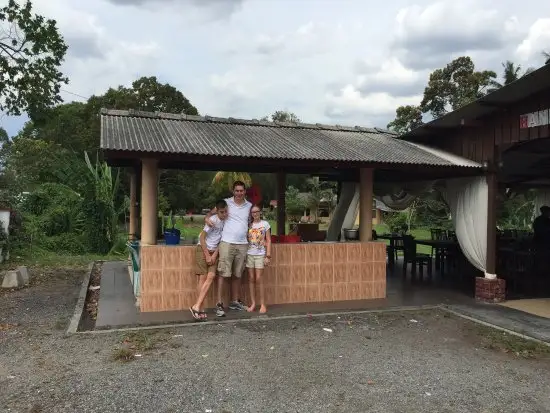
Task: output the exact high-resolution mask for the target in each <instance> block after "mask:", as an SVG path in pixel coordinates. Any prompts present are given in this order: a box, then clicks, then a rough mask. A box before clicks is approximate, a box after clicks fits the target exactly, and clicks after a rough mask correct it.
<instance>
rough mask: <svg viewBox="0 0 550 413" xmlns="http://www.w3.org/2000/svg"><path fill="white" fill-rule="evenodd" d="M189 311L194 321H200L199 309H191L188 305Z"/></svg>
mask: <svg viewBox="0 0 550 413" xmlns="http://www.w3.org/2000/svg"><path fill="white" fill-rule="evenodd" d="M189 311H191V315H192V316H193V318H194V319H195V321H202V318H201V313H200V311H196V310H193V307H189Z"/></svg>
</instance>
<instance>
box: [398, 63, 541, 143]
mask: <svg viewBox="0 0 550 413" xmlns="http://www.w3.org/2000/svg"><path fill="white" fill-rule="evenodd" d="M548 88H550V64H547V65H544V66H542V67H540V68H539V69H537V70H535V71H533V72H531V73H529V74H527V75H525V76H522V77H521V78H519V79H518V80H516V81H514V82H512V83H510V84H508V85H506V86H503V87H501V88H500V89H497V90H495V91H494V92H492V93H489V94H488V95H485V96H483V97H482V98H480V99H478V100H476V101H474V102H471V103H469V104H467V105H465V106H463V107H461V108H460V109H457V110H454V111H452V112H449V113H447V114H445V115H443V116H441V117H440V118H437V119H435V120H432V121H431V122H428V123H426V124H424V125H422V126H419V127H418V128H416V129H413V130H412V131H410V132H408V133H405V134H404V135H402V136H401V138H403V139H409V138H411V139H414V138H415V137H420V136H426V135H434V134H441V135H443V133H442V131H441V130H440V129H436V128H458V127H461V126H462V124H463V122H468V121H472V120H477V119H480V118H482V117H484V116H487V115H490V114H492V113H495V112H498V111H500V110H501V108H502V107H507V106H510V105H512V104H514V103H516V102H519V101H521V100H523V99H526V98H528V97H529V96H531V95H533V94H535V93H537V92H540V91H541V90H544V89H548Z"/></svg>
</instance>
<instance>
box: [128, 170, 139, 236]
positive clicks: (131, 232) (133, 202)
mask: <svg viewBox="0 0 550 413" xmlns="http://www.w3.org/2000/svg"><path fill="white" fill-rule="evenodd" d="M136 179H137V176H136V171H135V169H133V170H132V171H131V172H130V223H129V228H128V240H129V241H134V240H135V239H136V234H137V182H136Z"/></svg>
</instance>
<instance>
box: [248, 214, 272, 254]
mask: <svg viewBox="0 0 550 413" xmlns="http://www.w3.org/2000/svg"><path fill="white" fill-rule="evenodd" d="M270 229H271V226H270V225H269V222H267V221H263V220H262V221H260V222H253V223H252V225H251V226H250V228H249V229H248V255H265V239H266V233H267V231H269V230H270Z"/></svg>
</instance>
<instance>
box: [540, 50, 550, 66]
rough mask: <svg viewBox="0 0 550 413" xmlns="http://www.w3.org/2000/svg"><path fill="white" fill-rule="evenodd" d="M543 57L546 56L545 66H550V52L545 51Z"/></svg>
mask: <svg viewBox="0 0 550 413" xmlns="http://www.w3.org/2000/svg"><path fill="white" fill-rule="evenodd" d="M542 55H543V56H544V58H545V59H546V60H545V62H544V64H545V65H550V52H547V51H543V52H542Z"/></svg>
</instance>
